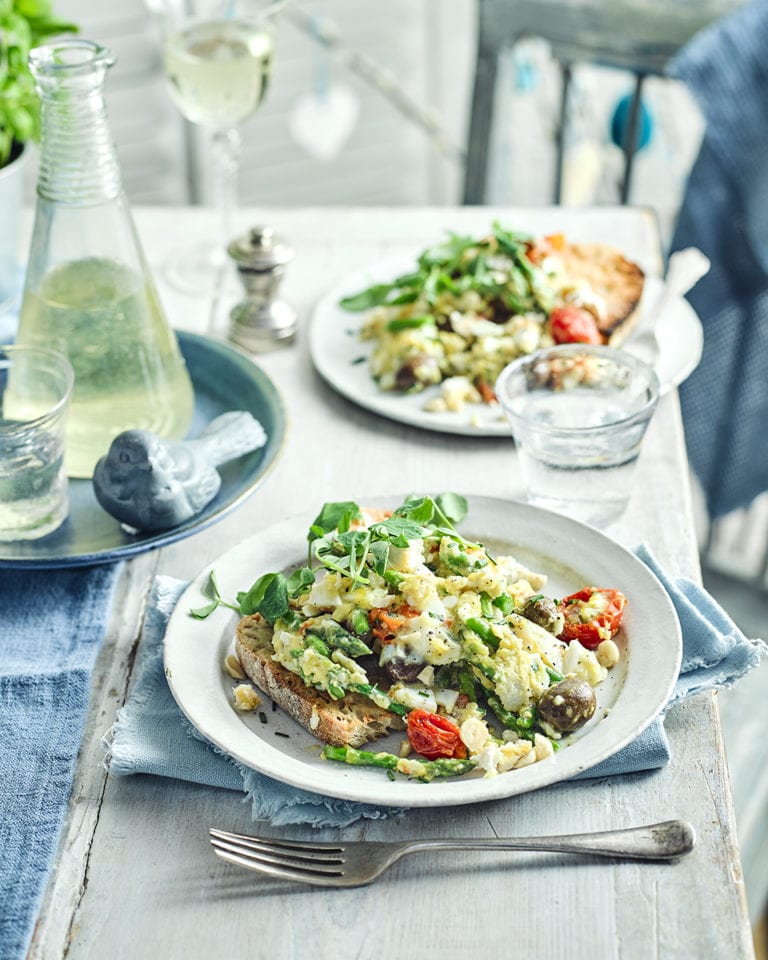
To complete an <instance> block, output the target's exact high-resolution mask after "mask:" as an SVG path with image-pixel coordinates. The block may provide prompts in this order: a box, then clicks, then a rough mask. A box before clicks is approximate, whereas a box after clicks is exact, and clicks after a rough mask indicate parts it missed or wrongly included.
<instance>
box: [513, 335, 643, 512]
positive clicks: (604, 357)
mask: <svg viewBox="0 0 768 960" xmlns="http://www.w3.org/2000/svg"><path fill="white" fill-rule="evenodd" d="M496 395H497V396H498V398H499V402H500V403H501V405H502V408H503V410H504V412H505V414H506V416H507V419H508V420H509V423H510V425H511V427H512V433H513V435H514V438H515V442H516V444H517V448H518V452H519V458H520V467H521V470H522V474H523V481H524V483H525V488H526V494H527V498H528V501H529V502H530V503H533V504H536V505H537V506H541V507H546V508H548V509H550V510H555V511H557V512H558V513H564V514H566V515H567V516H569V517H573V518H574V519H575V520H581V521H582V522H584V523H589V524H592V525H593V526H596V527H607V526H610V525H611V524H612V523H614V522H615V521H616V520H618V519H619V517H620V516H621V515H622V513H623V512H624V510H625V508H626V506H627V503H628V501H629V497H630V493H631V489H632V478H633V474H634V470H635V464H636V462H637V458H638V455H639V453H640V446H641V444H642V441H643V437H644V435H645V431H646V428H647V426H648V423H649V421H650V419H651V417H652V415H653V411H654V410H655V408H656V404H657V403H658V399H659V381H658V377H657V376H656V373H655V372H654V370H653V368H652V367H650V366H649V365H648V364H646V363H643V362H642V361H641V360H638V359H636V358H635V357H632V356H630V355H629V354H626V353H623V352H622V351H619V350H615V349H613V348H611V347H602V346H593V345H591V344H581V343H579V344H561V345H560V346H555V347H550V348H549V349H544V350H540V351H538V352H537V353H535V354H532V355H530V356H526V357H521V358H520V359H518V360H515V361H514V362H513V363H511V364H509V365H508V366H507V367H505V368H504V370H502V372H501V374H500V375H499V378H498V380H497V382H496Z"/></svg>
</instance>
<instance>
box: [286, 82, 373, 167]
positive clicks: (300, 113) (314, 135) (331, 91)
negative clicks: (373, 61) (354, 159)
mask: <svg viewBox="0 0 768 960" xmlns="http://www.w3.org/2000/svg"><path fill="white" fill-rule="evenodd" d="M359 111H360V104H359V101H358V99H357V97H356V96H355V94H354V93H353V92H352V91H351V90H350V89H349V88H348V87H342V86H336V85H334V86H331V87H328V88H326V90H324V91H323V92H322V93H315V94H312V93H308V94H304V95H303V96H301V97H299V99H298V100H297V101H296V104H295V106H294V107H293V109H292V110H291V112H290V114H289V115H288V129H289V130H290V132H291V136H292V137H293V139H294V140H295V141H296V143H298V144H299V146H300V147H303V149H304V150H306V151H307V153H308V154H310V155H311V156H313V157H316V158H317V159H318V160H331V159H333V157H335V156H337V155H338V153H339V152H340V151H341V149H342V147H343V146H344V144H345V143H346V141H347V139H348V137H349V135H350V134H351V133H352V131H353V130H354V128H355V123H356V121H357V115H358V113H359Z"/></svg>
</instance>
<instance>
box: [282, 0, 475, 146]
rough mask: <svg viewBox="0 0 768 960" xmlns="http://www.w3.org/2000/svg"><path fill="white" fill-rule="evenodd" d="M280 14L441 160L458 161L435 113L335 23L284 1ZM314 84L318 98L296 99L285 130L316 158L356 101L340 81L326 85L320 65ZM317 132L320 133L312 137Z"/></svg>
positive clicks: (341, 129)
mask: <svg viewBox="0 0 768 960" xmlns="http://www.w3.org/2000/svg"><path fill="white" fill-rule="evenodd" d="M281 15H282V17H283V18H284V19H285V20H287V21H288V22H289V23H290V24H291V25H292V26H293V27H295V28H296V29H297V30H299V31H300V32H301V33H303V34H306V35H307V36H309V37H311V38H312V39H313V40H314V41H315V42H316V43H318V44H319V45H320V46H321V47H322V48H323V50H324V51H325V52H326V54H327V56H328V57H330V58H332V59H333V61H334V62H335V63H338V64H340V65H341V66H343V67H345V68H346V69H347V70H349V71H350V72H351V73H354V74H355V75H356V76H357V77H359V78H360V79H361V80H363V81H364V82H365V83H367V84H368V85H369V86H370V87H372V88H373V89H374V90H376V91H377V92H378V93H379V94H380V95H381V96H382V97H384V98H385V99H386V100H388V101H389V102H390V103H391V104H392V106H393V107H395V109H396V110H397V111H398V112H399V113H400V114H401V115H402V116H403V117H405V118H406V119H407V120H409V121H410V122H411V123H413V124H414V125H415V126H417V127H419V128H420V129H421V130H422V131H423V132H424V133H425V134H426V136H427V137H428V138H429V140H430V142H431V143H432V144H433V146H434V147H435V149H436V150H437V151H438V152H439V153H440V154H442V156H444V157H445V158H446V159H448V160H451V161H453V162H455V163H459V164H463V163H464V161H465V151H464V149H463V147H460V146H459V145H457V144H456V143H455V142H454V141H453V140H452V139H451V137H450V136H449V135H448V134H447V133H446V131H445V130H444V128H443V126H442V123H441V122H440V117H439V116H438V114H437V112H436V111H434V110H432V109H428V108H426V109H425V108H424V107H421V106H420V105H419V104H417V103H416V102H415V101H414V100H413V98H412V97H410V96H409V94H408V93H406V91H405V90H404V89H403V88H402V87H401V86H400V84H399V83H398V82H397V78H396V76H395V74H394V73H393V72H392V71H391V70H388V69H386V68H385V67H382V66H380V65H379V64H378V63H377V62H376V61H375V60H374V59H373V58H372V57H369V56H368V55H367V54H364V53H361V52H360V51H359V50H355V49H353V48H352V47H350V46H349V45H348V44H347V43H345V42H344V40H343V39H342V36H341V31H340V30H339V28H338V26H337V25H336V24H335V23H334V22H333V21H332V20H331V19H329V18H328V17H326V16H322V17H320V16H317V15H316V14H314V13H311V14H310V13H307V12H306V11H305V10H302V9H301V8H300V7H298V6H296V5H295V4H294V3H290V2H286V4H285V8H284V9H283V10H282V11H281ZM318 74H319V79H318V82H317V83H316V87H321V88H322V89H321V92H322V96H318V95H317V93H318V92H319V91H316V94H315V95H314V96H313V95H312V94H310V95H307V96H305V97H302V98H301V99H300V100H299V102H298V103H297V104H296V106H295V108H294V110H293V111H292V114H291V117H290V118H289V123H290V127H291V132H292V134H293V136H294V139H296V140H297V141H298V142H299V143H300V144H301V146H303V147H304V148H305V149H307V150H308V151H309V152H310V153H313V154H314V155H315V156H317V157H319V158H320V159H330V158H331V157H332V156H334V155H335V154H336V153H337V152H338V150H339V149H340V148H341V146H342V145H343V142H344V141H345V140H346V138H347V136H348V135H349V134H350V133H351V132H352V129H353V127H354V123H355V120H356V118H357V111H358V104H357V100H356V98H355V97H354V95H353V94H352V92H351V91H350V90H349V89H348V88H347V87H343V86H340V85H334V86H329V85H328V83H327V78H326V76H325V67H324V66H323V65H321V67H320V69H319V71H318ZM318 130H322V137H319V136H318V135H317V133H318Z"/></svg>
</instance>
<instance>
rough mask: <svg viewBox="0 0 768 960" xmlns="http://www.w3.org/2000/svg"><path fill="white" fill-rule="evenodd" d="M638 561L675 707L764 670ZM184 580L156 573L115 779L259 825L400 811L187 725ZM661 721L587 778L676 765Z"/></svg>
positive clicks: (115, 735)
mask: <svg viewBox="0 0 768 960" xmlns="http://www.w3.org/2000/svg"><path fill="white" fill-rule="evenodd" d="M636 552H637V555H638V556H639V557H640V559H642V560H643V561H644V562H645V563H646V564H647V565H648V566H649V567H650V568H651V570H653V572H654V573H655V574H656V576H657V577H658V578H659V579H660V580H661V582H662V583H663V584H664V586H665V588H666V589H667V591H668V593H669V595H670V598H671V599H672V602H673V604H674V606H675V609H676V610H677V614H678V617H679V618H680V623H681V626H682V632H683V659H682V667H681V672H680V677H679V679H678V682H677V684H676V686H675V689H674V691H673V694H672V697H671V698H670V701H669V703H668V705H667V707H669V706H671V705H672V704H674V703H676V702H677V701H679V700H681V699H683V698H685V697H688V696H691V695H693V694H695V693H699V692H700V691H702V690H706V689H709V688H711V687H724V686H729V685H730V684H732V683H734V682H735V681H736V680H738V678H739V677H741V676H743V675H744V674H745V673H746V672H747V671H748V670H750V669H752V667H754V666H756V665H757V664H758V662H759V660H760V657H761V656H762V654H763V653H764V652H765V650H766V647H765V644H764V643H763V641H761V640H755V641H753V640H748V639H747V638H746V637H745V636H744V634H743V633H742V632H741V631H740V630H739V629H738V627H737V626H736V625H735V624H734V623H733V621H732V620H731V619H730V618H729V617H728V615H727V614H726V613H725V612H724V611H723V609H722V608H721V607H720V606H719V605H718V604H717V603H716V602H715V601H714V600H713V599H712V597H711V596H709V594H707V593H706V591H705V590H704V589H703V588H702V587H700V586H699V585H698V584H696V583H694V582H693V581H692V580H686V579H679V580H676V581H670V579H669V578H668V577H666V575H665V574H664V572H663V571H662V570H661V568H660V567H659V565H658V563H657V562H656V561H655V559H654V558H653V556H652V555H651V554H650V553H649V551H648V550H647V549H646V548H644V547H641V548H639V549H638V550H637V551H636ZM185 587H186V583H184V582H182V581H180V580H175V579H173V578H171V577H158V578H157V580H156V581H155V585H154V593H153V597H152V602H151V603H150V606H149V610H148V613H147V618H146V621H145V625H144V634H143V639H142V643H141V646H140V651H139V658H138V660H137V664H136V669H135V680H134V683H133V686H132V688H131V691H130V693H129V697H128V700H127V702H126V704H125V706H124V707H123V708H122V709H121V710H120V711H119V713H118V716H117V719H116V722H115V723H114V725H113V727H112V729H111V730H110V732H109V734H108V735H107V737H106V738H105V745H106V746H107V749H108V753H107V757H106V763H107V766H108V769H109V771H110V772H111V773H112V774H114V775H116V776H122V775H128V774H135V773H149V774H156V775H159V776H165V777H175V778H177V779H182V780H188V781H191V782H194V783H203V784H207V785H209V786H216V787H224V788H227V789H230V790H238V791H244V793H245V796H246V797H247V799H248V800H249V801H250V803H251V809H252V815H253V818H254V820H268V821H270V822H271V823H273V824H275V825H278V826H279V825H284V824H292V823H306V824H312V825H313V826H317V827H328V826H331V827H340V826H345V825H347V824H349V823H352V822H354V821H355V820H358V819H360V818H372V819H376V818H380V817H385V816H391V815H392V814H394V813H397V812H400V811H399V810H398V809H397V808H393V807H387V806H383V805H382V806H379V805H372V804H362V803H358V802H355V801H351V800H342V799H337V798H333V797H326V796H321V795H319V794H316V793H311V792H309V791H307V790H303V789H301V788H298V787H293V786H289V785H287V784H284V783H281V782H280V781H277V780H274V779H272V778H271V777H268V776H265V775H264V774H262V773H259V772H257V771H255V770H252V769H250V768H248V767H245V766H244V765H242V764H240V763H239V762H238V761H236V760H234V759H232V758H231V757H228V756H227V755H226V754H224V753H222V752H221V751H219V750H218V748H216V747H214V746H213V745H212V744H209V743H208V742H207V741H205V740H203V738H202V737H201V736H200V734H198V733H197V731H196V730H195V729H194V728H193V727H192V725H191V724H190V723H189V722H188V721H187V720H186V718H185V717H184V715H183V714H182V712H181V710H180V709H179V707H178V706H177V704H176V701H175V700H174V699H173V696H172V694H171V692H170V689H169V687H168V684H167V682H166V679H165V674H164V671H163V636H164V633H165V627H166V624H167V622H168V618H169V616H170V614H171V612H172V611H173V608H174V607H175V605H176V602H177V600H178V598H179V596H180V595H181V593H182V592H183V591H184V589H185ZM670 757H671V753H670V747H669V742H668V740H667V737H666V734H665V732H664V725H663V718H662V717H660V718H657V719H656V720H655V721H654V722H653V723H652V724H651V725H650V726H649V727H648V728H646V730H645V731H643V733H642V734H641V735H640V736H639V737H638V738H637V739H636V740H634V741H633V742H632V743H630V744H628V745H627V746H626V747H624V748H622V749H621V750H619V751H618V752H617V753H615V754H614V755H613V756H612V757H609V758H608V759H606V760H603V761H602V762H601V763H599V764H597V765H596V766H594V767H592V768H591V769H590V770H588V771H586V772H585V773H584V774H582V775H580V776H581V777H582V778H587V777H589V778H594V777H606V776H614V775H616V774H622V773H634V772H639V771H643V770H653V769H658V768H659V767H662V766H664V765H665V764H667V763H668V762H669V760H670Z"/></svg>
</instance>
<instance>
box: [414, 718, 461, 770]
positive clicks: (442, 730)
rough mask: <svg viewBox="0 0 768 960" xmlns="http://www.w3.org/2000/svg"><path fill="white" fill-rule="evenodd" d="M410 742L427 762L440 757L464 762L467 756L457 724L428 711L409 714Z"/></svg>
mask: <svg viewBox="0 0 768 960" xmlns="http://www.w3.org/2000/svg"><path fill="white" fill-rule="evenodd" d="M408 740H409V741H410V744H411V746H412V747H413V749H414V750H415V751H416V753H420V754H421V755H422V757H426V758H427V760H437V758H438V757H455V758H456V759H457V760H464V759H465V757H466V756H467V748H466V747H465V746H464V744H463V743H462V742H461V737H460V736H459V728H458V727H457V726H456V724H455V723H452V722H451V721H450V720H449V719H448V718H447V717H441V716H440V715H439V714H437V713H428V712H427V711H426V710H411V712H410V713H409V714H408Z"/></svg>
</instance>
